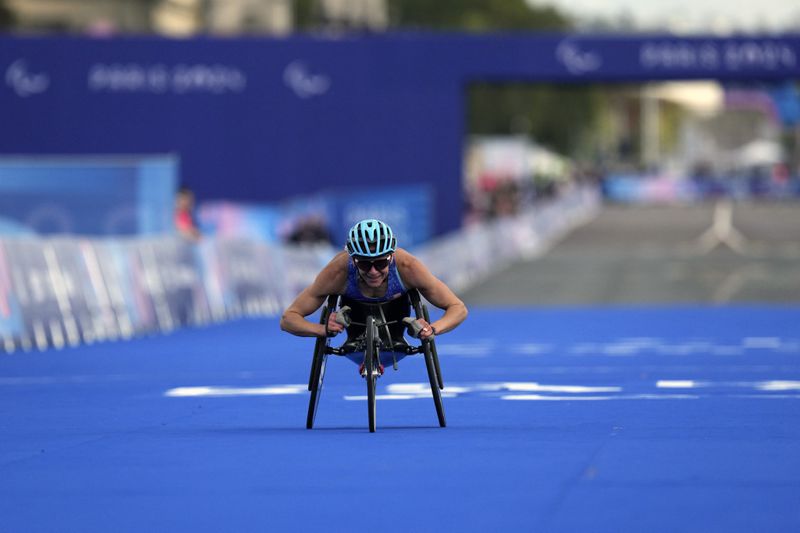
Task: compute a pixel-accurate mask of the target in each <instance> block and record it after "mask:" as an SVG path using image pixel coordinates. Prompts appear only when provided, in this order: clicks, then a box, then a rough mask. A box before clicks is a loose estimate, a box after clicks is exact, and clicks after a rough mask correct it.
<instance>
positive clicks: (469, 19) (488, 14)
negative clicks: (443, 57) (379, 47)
mask: <svg viewBox="0 0 800 533" xmlns="http://www.w3.org/2000/svg"><path fill="white" fill-rule="evenodd" d="M388 6H389V18H390V24H391V26H392V27H394V28H428V29H433V30H464V31H476V32H479V31H497V30H563V29H567V28H569V27H570V21H569V19H568V18H567V17H565V16H564V15H562V14H561V13H560V12H559V11H557V10H556V9H553V8H550V7H534V6H531V5H530V4H528V3H527V2H525V0H388Z"/></svg>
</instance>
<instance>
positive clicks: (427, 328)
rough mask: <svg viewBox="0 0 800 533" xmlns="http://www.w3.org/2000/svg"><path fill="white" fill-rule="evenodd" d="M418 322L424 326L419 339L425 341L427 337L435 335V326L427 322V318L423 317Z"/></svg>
mask: <svg viewBox="0 0 800 533" xmlns="http://www.w3.org/2000/svg"><path fill="white" fill-rule="evenodd" d="M418 322H419V325H420V326H422V329H421V330H420V331H419V340H422V341H424V340H425V339H428V338H431V337H433V336H434V333H433V327H432V326H431V325H430V324H428V322H426V321H425V320H423V319H421V318H420V319H419V320H418Z"/></svg>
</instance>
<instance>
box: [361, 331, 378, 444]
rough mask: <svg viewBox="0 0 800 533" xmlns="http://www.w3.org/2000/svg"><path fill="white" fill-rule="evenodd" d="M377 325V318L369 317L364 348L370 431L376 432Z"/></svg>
mask: <svg viewBox="0 0 800 533" xmlns="http://www.w3.org/2000/svg"><path fill="white" fill-rule="evenodd" d="M377 329H378V328H377V327H376V326H375V318H374V317H372V316H368V317H367V324H366V333H367V335H366V341H367V346H366V349H365V350H364V370H365V372H366V380H367V403H368V404H369V407H368V411H369V431H370V433H375V430H376V429H377V413H376V408H377V399H376V397H375V387H376V385H377V381H378V349H377V345H376V342H377V336H376V333H377Z"/></svg>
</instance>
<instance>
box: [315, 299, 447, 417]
mask: <svg viewBox="0 0 800 533" xmlns="http://www.w3.org/2000/svg"><path fill="white" fill-rule="evenodd" d="M337 305H340V307H338V310H337ZM409 308H413V309H414V316H415V318H411V317H409V316H408V314H409ZM333 311H337V314H336V320H337V321H339V323H341V324H342V325H343V326H345V329H346V331H347V340H345V342H344V344H342V345H341V346H339V347H338V348H337V347H333V346H331V337H318V338H317V342H316V345H315V346H314V357H313V359H312V362H311V375H310V376H309V381H308V390H309V391H310V392H311V397H310V399H309V402H308V417H307V418H306V428H308V429H312V428H313V427H314V418H315V417H316V414H317V409H318V407H319V397H320V393H321V392H322V384H323V381H324V379H325V366H326V365H327V361H328V356H329V355H336V356H345V357H348V358H349V359H351V360H353V361H354V362H356V363H358V362H359V361H360V360H361V357H362V356H361V354H362V353H363V364H362V366H361V375H362V376H363V377H364V378H365V380H366V382H367V406H368V414H369V430H370V432H371V433H374V432H375V430H376V427H377V417H376V416H377V415H376V407H377V406H376V396H375V388H376V386H377V381H378V378H380V376H381V375H382V373H383V368H384V365H383V364H382V361H386V362H387V363H388V362H389V360H390V358H391V364H392V366H393V367H394V369H395V370H397V361H398V354H399V355H400V358H403V357H405V356H407V355H414V354H422V355H424V357H425V367H426V368H427V371H428V380H429V381H430V385H431V393H432V395H433V402H434V404H435V406H436V416H437V417H438V419H439V426H440V427H445V425H446V422H445V416H444V406H443V405H442V394H441V391H442V390H443V389H444V382H443V381H442V371H441V368H440V367H439V356H438V354H437V352H436V342H435V340H434V338H433V337H429V338H427V339H425V340H422V341H421V343H420V344H419V345H417V346H412V345H410V344H409V343H408V342H407V341H406V340H405V337H404V335H403V334H404V331H406V330H407V331H408V333H409V334H410V335H411V336H413V337H417V335H418V334H419V331H420V325H419V323H418V322H417V321H418V320H419V319H420V318H423V319H425V320H426V321H428V322H430V318H429V315H428V308H427V306H426V305H425V304H424V303H423V302H422V301H421V297H420V294H419V291H417V290H416V289H413V290H411V291H409V292H408V293H407V294H406V295H405V296H401V297H399V298H396V299H395V300H391V301H389V302H384V303H375V304H372V303H364V302H360V301H354V300H350V299H349V298H347V297H345V296H340V295H331V296H328V299H327V301H326V304H325V305H324V306H323V307H322V312H321V313H320V323H321V324H327V323H328V318H329V317H330V314H331V313H332V312H333Z"/></svg>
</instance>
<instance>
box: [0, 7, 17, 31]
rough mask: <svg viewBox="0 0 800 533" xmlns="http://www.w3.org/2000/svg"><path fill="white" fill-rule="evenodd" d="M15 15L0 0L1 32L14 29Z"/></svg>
mask: <svg viewBox="0 0 800 533" xmlns="http://www.w3.org/2000/svg"><path fill="white" fill-rule="evenodd" d="M14 22H15V20H14V13H12V12H11V10H10V9H9V8H8V7H6V3H5V2H4V1H3V0H0V30H9V29H11V28H13V27H14Z"/></svg>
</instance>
